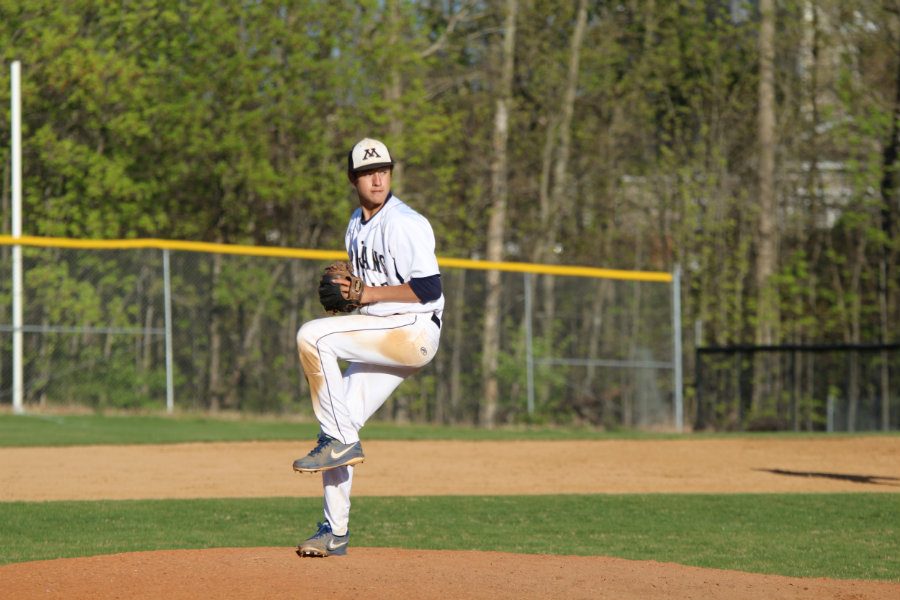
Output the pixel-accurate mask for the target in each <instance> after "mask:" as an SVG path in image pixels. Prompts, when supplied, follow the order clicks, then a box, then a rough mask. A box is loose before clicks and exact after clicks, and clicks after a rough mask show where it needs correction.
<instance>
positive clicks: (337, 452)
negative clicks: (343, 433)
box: [294, 433, 366, 473]
mask: <svg viewBox="0 0 900 600" xmlns="http://www.w3.org/2000/svg"><path fill="white" fill-rule="evenodd" d="M318 441H319V443H318V445H317V446H316V447H315V448H313V449H312V452H310V453H309V454H307V455H306V456H304V457H303V458H298V459H297V460H295V461H294V470H295V471H299V472H300V473H318V472H319V471H327V470H329V469H336V468H338V467H346V466H348V465H355V464H356V463H361V462H362V461H363V460H365V458H366V457H365V455H364V454H363V450H362V444H361V443H359V442H354V443H352V444H342V443H340V442H339V441H337V440H336V439H334V438H333V437H331V436H329V435H325V434H324V433H319V439H318Z"/></svg>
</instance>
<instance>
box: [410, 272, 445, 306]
mask: <svg viewBox="0 0 900 600" xmlns="http://www.w3.org/2000/svg"><path fill="white" fill-rule="evenodd" d="M409 287H411V288H412V291H413V293H414V294H415V295H416V297H417V298H418V299H419V302H421V303H422V304H425V303H427V302H432V301H433V300H437V299H438V298H440V297H441V294H442V293H443V291H442V289H441V276H440V274H437V275H429V276H428V277H413V278H412V279H410V280H409Z"/></svg>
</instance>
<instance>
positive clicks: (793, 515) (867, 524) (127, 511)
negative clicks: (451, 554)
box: [0, 494, 900, 581]
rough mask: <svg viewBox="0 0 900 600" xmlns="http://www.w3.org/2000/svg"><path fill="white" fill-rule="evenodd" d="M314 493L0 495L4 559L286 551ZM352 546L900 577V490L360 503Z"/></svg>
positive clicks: (310, 512) (314, 514)
mask: <svg viewBox="0 0 900 600" xmlns="http://www.w3.org/2000/svg"><path fill="white" fill-rule="evenodd" d="M320 506H321V501H320V500H319V499H313V498H303V499H289V498H267V499H216V500H137V501H114V502H113V501H104V502H40V503H26V502H10V503H0V563H4V564H5V563H10V562H20V561H29V560H38V559H50V558H58V557H75V556H89V555H96V554H108V553H116V552H128V551H138V550H154V549H167V548H208V547H232V546H233V547H250V546H284V547H286V550H287V549H289V548H290V547H291V546H293V545H295V544H296V543H297V542H298V541H300V540H302V539H304V538H306V537H308V536H309V535H310V534H311V533H312V532H313V530H314V525H315V522H316V521H317V520H320V519H321V508H320ZM351 529H352V536H353V537H352V544H353V545H356V546H382V547H401V548H423V549H466V550H497V551H506V552H517V553H549V554H575V555H606V556H618V557H623V558H629V559H640V560H658V561H667V562H677V563H681V564H687V565H695V566H700V567H711V568H720V569H737V570H741V571H748V572H757V573H770V574H781V575H789V576H802V577H832V578H858V579H880V580H891V581H900V496H898V495H896V494H791V495H775V494H742V495H729V496H716V495H705V494H685V495H564V496H521V497H510V496H507V497H487V496H484V497H481V496H459V497H447V496H444V497H414V498H375V497H363V498H358V499H355V500H354V508H353V522H352V527H351Z"/></svg>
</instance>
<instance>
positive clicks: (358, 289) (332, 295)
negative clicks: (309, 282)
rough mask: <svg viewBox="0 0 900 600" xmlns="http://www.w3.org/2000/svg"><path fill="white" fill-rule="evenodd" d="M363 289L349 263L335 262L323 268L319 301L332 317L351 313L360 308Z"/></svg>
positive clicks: (360, 281) (361, 281)
mask: <svg viewBox="0 0 900 600" xmlns="http://www.w3.org/2000/svg"><path fill="white" fill-rule="evenodd" d="M341 282H343V283H344V285H343V286H342V285H341ZM344 286H346V288H345V287H344ZM364 287H365V285H364V284H363V280H362V279H360V278H359V277H357V276H356V275H354V274H353V267H352V266H351V265H350V263H348V262H335V263H332V264H330V265H328V266H327V267H325V272H324V273H323V274H322V279H321V281H319V301H320V302H321V303H322V308H324V309H325V310H326V311H327V312H329V313H331V314H333V315H336V314H338V313H348V312H353V311H354V310H356V309H357V308H359V307H360V304H361V303H360V299H361V298H362V293H363V288H364Z"/></svg>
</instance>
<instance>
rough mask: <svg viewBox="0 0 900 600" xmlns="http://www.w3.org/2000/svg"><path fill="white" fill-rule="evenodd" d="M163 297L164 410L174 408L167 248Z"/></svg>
mask: <svg viewBox="0 0 900 600" xmlns="http://www.w3.org/2000/svg"><path fill="white" fill-rule="evenodd" d="M163 299H164V302H165V314H166V412H167V413H169V414H172V412H173V411H174V410H175V389H174V386H175V383H174V374H173V372H172V368H173V367H172V284H171V276H170V273H169V250H168V248H164V249H163Z"/></svg>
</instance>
